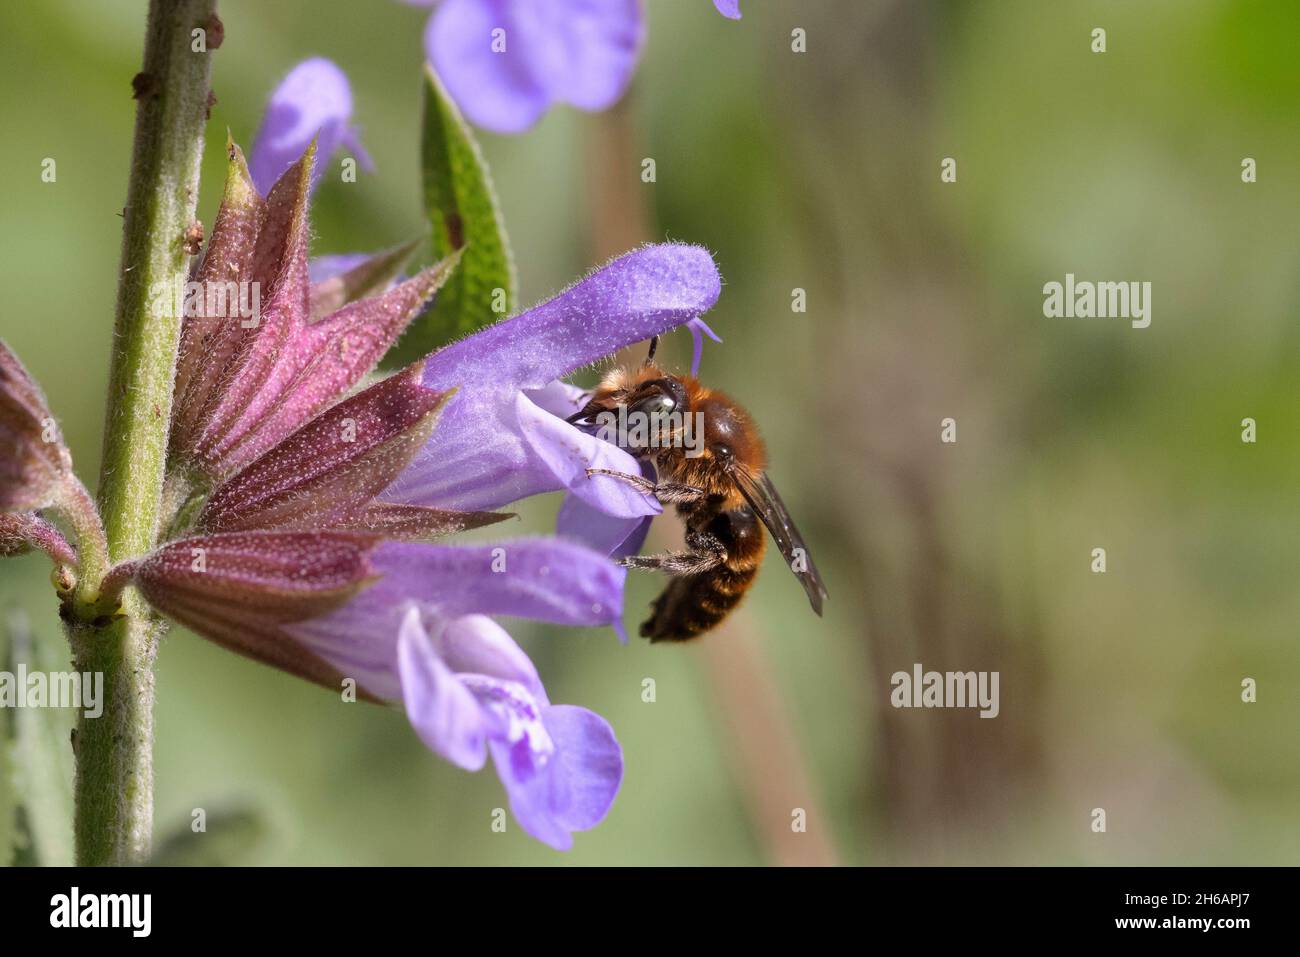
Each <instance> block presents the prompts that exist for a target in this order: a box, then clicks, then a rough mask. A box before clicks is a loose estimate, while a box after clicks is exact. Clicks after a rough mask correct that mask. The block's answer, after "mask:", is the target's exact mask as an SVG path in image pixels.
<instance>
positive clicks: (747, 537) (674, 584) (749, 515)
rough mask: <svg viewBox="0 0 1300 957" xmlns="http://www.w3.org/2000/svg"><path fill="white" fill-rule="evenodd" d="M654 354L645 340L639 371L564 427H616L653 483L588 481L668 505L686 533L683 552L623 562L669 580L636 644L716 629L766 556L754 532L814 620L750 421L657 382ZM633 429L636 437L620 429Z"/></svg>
mask: <svg viewBox="0 0 1300 957" xmlns="http://www.w3.org/2000/svg"><path fill="white" fill-rule="evenodd" d="M657 344H658V337H656V338H654V339H652V340H650V354H649V356H647V358H646V361H645V364H644V365H642V366H640V367H639V368H633V369H619V370H616V371H614V372H611V373H610V374H609V375H607V376H606V377H605V379H604V381H602V382H601V384H600V386H599V387H598V388H597V389H596V390H595V391H594V392H593V393H591V395H590V397H589V399H588V400H587V402H586V404H585V405H584V406H583V407H582V409H580V410H579V411H578V412H576V413H575V414H574V415H572V416H570V417H569V419H568V421H569V422H572V423H575V424H577V425H596V424H606V425H607V424H609V423H611V422H612V421H614V420H615V418H616V419H617V421H618V422H619V423H620V425H619V431H618V433H617V436H618V444H619V445H620V446H622V447H623V448H624V449H625V450H626V451H628V452H629V453H631V454H632V455H633V456H634V457H635V458H636V459H638V460H639V461H641V462H645V463H649V464H650V465H653V466H654V473H655V474H656V475H657V477H658V479H657V481H656V480H652V479H650V478H647V477H646V476H642V475H629V474H626V473H622V472H614V471H610V470H608V469H589V470H588V475H589V476H591V477H593V478H594V477H596V476H607V477H609V478H610V479H618V480H621V481H625V482H628V483H630V484H632V485H634V486H636V487H638V488H640V489H642V490H643V491H645V492H648V493H651V494H653V495H654V496H655V497H656V498H657V499H658V500H659V501H660V502H661V503H663V504H664V505H669V504H672V505H676V506H677V513H678V515H680V516H681V518H682V520H683V521H684V523H685V525H686V551H682V552H667V553H665V554H662V555H632V556H628V557H627V558H624V559H623V560H622V561H621V564H623V565H625V566H627V567H629V568H646V569H656V570H659V571H663V572H666V573H667V574H668V575H669V576H671V580H670V581H669V583H668V585H667V587H665V588H664V590H663V592H661V593H660V595H659V597H658V598H656V599H655V601H654V603H653V605H652V606H651V608H652V611H651V615H650V617H649V618H648V619H647V620H646V621H645V622H644V623H643V624H642V625H641V635H642V637H644V638H649V639H650V640H651V641H685V640H687V639H689V638H694V637H696V636H698V635H702V634H704V633H705V632H707V631H709V630H710V629H712V628H714V627H715V626H716V625H717V624H718V623H719V622H721V621H722V620H723V619H724V618H725V617H726V616H727V615H728V614H729V613H730V612H731V610H732V609H734V608H735V607H736V606H737V605H738V604H740V600H741V599H742V598H743V597H744V596H745V593H746V592H747V591H748V590H749V588H750V586H751V585H752V584H753V583H754V578H755V576H756V575H757V574H758V567H759V565H760V564H761V563H762V560H763V554H764V552H765V551H766V548H767V539H766V537H765V536H764V534H763V528H762V526H766V527H767V530H768V532H770V533H771V535H772V538H773V539H774V540H775V541H776V544H777V547H778V548H779V549H780V551H781V555H782V556H783V557H784V559H785V561H786V564H787V565H788V566H789V567H790V568H791V570H792V571H793V572H794V573H795V576H796V577H797V578H798V579H799V581H800V583H801V584H802V585H803V588H804V591H805V592H807V593H808V601H809V602H810V603H811V605H812V609H813V611H815V612H816V613H817V614H818V615H821V613H822V602H823V601H824V600H825V599H826V598H827V594H826V586H825V585H824V584H823V583H822V579H821V575H820V574H819V573H818V571H817V566H816V565H815V564H814V563H813V560H812V556H811V555H809V554H808V549H807V547H806V546H805V545H804V541H803V537H802V536H801V535H800V534H799V530H798V529H797V528H796V527H795V524H794V522H793V521H792V520H791V518H790V514H789V512H787V511H786V508H785V504H784V503H783V502H782V501H781V496H780V495H779V494H777V491H776V487H775V486H774V485H773V484H772V482H771V480H770V479H769V478H768V477H767V472H766V467H767V453H766V450H765V449H764V447H763V440H762V439H761V438H760V437H759V435H758V429H757V427H756V426H755V425H754V422H753V420H752V419H751V418H750V416H749V413H748V412H746V411H745V410H744V409H743V408H741V407H740V406H739V405H737V404H736V402H734V401H733V400H732V399H730V398H728V397H727V396H725V395H723V394H722V393H721V392H717V391H715V390H713V389H708V388H706V387H704V386H703V385H701V384H700V383H699V381H698V380H697V379H695V378H694V377H693V376H682V377H679V376H673V375H669V374H667V373H665V372H664V371H663V370H662V369H660V368H659V367H658V366H657V365H655V363H654V354H655V347H656V346H657ZM633 421H635V424H636V426H638V427H637V428H635V429H628V428H627V427H626V426H627V423H628V422H633ZM646 423H650V426H649V427H648V428H647V427H646ZM693 423H698V424H699V427H700V428H702V433H703V434H702V436H698V435H697V436H694V437H693V436H691V434H690V433H691V431H692V429H691V426H692V424H693ZM692 438H694V439H695V441H688V440H690V439H692ZM760 522H761V523H762V525H760Z"/></svg>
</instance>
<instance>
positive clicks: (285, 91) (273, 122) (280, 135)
mask: <svg viewBox="0 0 1300 957" xmlns="http://www.w3.org/2000/svg"><path fill="white" fill-rule="evenodd" d="M351 124H352V87H351V86H350V85H349V84H348V78H347V75H346V74H345V73H344V72H343V71H342V70H341V69H339V68H338V66H336V65H335V64H334V63H333V62H331V61H329V60H326V59H324V58H323V57H315V58H313V59H310V60H304V61H303V62H302V63H299V64H298V65H297V66H295V67H294V68H293V69H292V70H290V71H289V74H288V76H286V77H285V78H284V79H283V80H281V81H280V85H279V86H277V87H276V88H275V92H274V93H272V94H271V100H270V102H269V103H268V104H267V107H266V112H265V114H263V116H262V123H261V125H260V126H259V127H258V130H257V136H256V138H255V139H254V141H253V150H252V153H251V159H250V161H249V164H248V165H249V169H250V170H251V172H252V177H253V182H254V184H256V186H257V189H258V191H259V192H260V193H261V194H262V195H263V196H265V195H266V194H267V193H268V192H270V190H271V186H272V185H274V183H275V181H276V180H277V179H279V178H280V177H281V176H283V175H284V172H285V170H287V169H288V168H289V167H290V166H292V165H293V164H294V163H296V162H297V161H298V159H299V157H301V156H302V155H303V153H305V152H306V150H307V147H308V146H310V145H311V143H312V141H313V140H315V142H316V154H317V156H319V157H320V163H319V164H318V165H317V167H316V168H315V170H313V172H312V178H311V188H312V189H315V188H316V187H317V186H318V185H320V181H321V177H322V176H323V175H324V172H325V168H326V166H328V164H329V161H330V158H331V157H333V156H334V154H335V152H336V151H338V150H339V149H347V150H350V151H351V152H352V153H353V154H354V155H355V157H356V160H357V162H358V163H359V164H360V165H361V167H362V168H363V169H366V170H370V169H373V168H374V164H373V163H372V162H371V161H370V156H369V154H367V153H366V151H365V148H364V147H363V146H362V145H361V140H360V139H359V138H358V136H357V132H356V130H355V129H354V128H353V126H352V125H351Z"/></svg>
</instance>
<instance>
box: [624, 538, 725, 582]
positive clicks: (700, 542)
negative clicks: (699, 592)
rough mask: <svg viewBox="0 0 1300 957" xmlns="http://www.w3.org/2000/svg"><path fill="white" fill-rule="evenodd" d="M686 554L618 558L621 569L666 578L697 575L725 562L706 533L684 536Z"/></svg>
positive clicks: (721, 548)
mask: <svg viewBox="0 0 1300 957" xmlns="http://www.w3.org/2000/svg"><path fill="white" fill-rule="evenodd" d="M686 544H687V546H688V549H687V551H684V552H664V553H663V554H661V555H628V556H627V557H626V558H623V559H620V560H619V564H620V565H622V566H623V567H624V568H648V569H652V570H654V571H661V572H666V573H668V574H669V575H698V574H700V573H701V572H709V571H713V569H715V568H717V567H718V566H719V565H721V564H722V563H723V562H725V561H726V560H727V549H726V546H725V545H723V544H722V542H720V541H719V540H718V539H717V537H716V536H714V535H710V534H709V533H708V532H692V533H689V534H688V535H687V536H686Z"/></svg>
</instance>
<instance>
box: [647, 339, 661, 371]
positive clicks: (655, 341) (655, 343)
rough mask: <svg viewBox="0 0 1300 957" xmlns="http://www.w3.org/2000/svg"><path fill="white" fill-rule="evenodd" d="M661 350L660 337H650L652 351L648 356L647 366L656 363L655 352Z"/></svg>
mask: <svg viewBox="0 0 1300 957" xmlns="http://www.w3.org/2000/svg"><path fill="white" fill-rule="evenodd" d="M658 348H659V337H658V336H651V337H650V351H649V353H647V354H646V357H645V364H646V365H650V364H652V363H653V362H654V361H655V350H656V349H658Z"/></svg>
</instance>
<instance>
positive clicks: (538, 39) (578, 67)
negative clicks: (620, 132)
mask: <svg viewBox="0 0 1300 957" xmlns="http://www.w3.org/2000/svg"><path fill="white" fill-rule="evenodd" d="M512 8H513V12H514V15H515V39H516V42H522V45H523V54H524V56H525V57H527V59H528V61H529V64H530V73H531V74H532V75H533V76H534V77H535V78H536V79H537V81H538V82H539V83H540V85H541V86H542V87H543V88H544V89H545V90H546V91H547V92H548V93H549V94H550V96H551V99H553V100H559V101H562V102H565V103H569V104H572V105H573V106H576V107H578V108H579V109H583V110H604V109H607V108H608V107H610V106H612V105H613V104H614V103H615V102H616V101H617V100H618V98H619V97H621V96H622V95H623V91H624V90H625V89H626V88H627V84H628V81H630V80H631V79H632V73H633V72H634V71H635V69H636V61H637V57H638V56H639V54H640V52H641V44H642V42H643V40H644V39H645V25H644V23H643V21H642V17H641V4H640V2H639V0H528V2H525V3H519V2H515V3H514V4H513V6H512Z"/></svg>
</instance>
